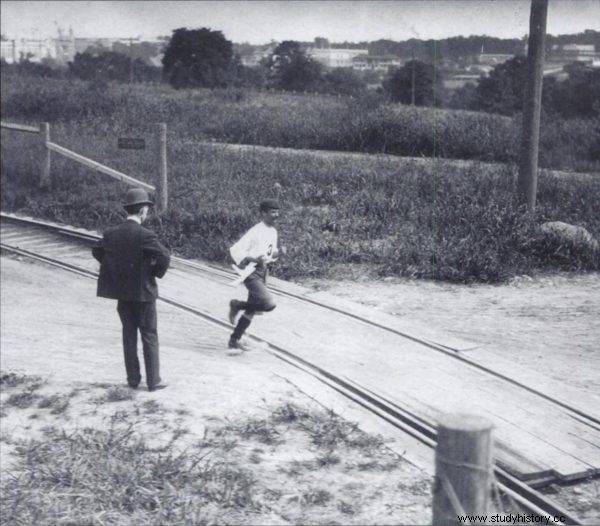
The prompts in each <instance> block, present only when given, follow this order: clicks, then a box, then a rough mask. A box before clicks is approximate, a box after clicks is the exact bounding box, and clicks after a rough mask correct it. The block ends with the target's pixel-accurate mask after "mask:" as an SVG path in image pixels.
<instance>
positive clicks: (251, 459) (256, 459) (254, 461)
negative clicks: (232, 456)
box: [248, 453, 262, 464]
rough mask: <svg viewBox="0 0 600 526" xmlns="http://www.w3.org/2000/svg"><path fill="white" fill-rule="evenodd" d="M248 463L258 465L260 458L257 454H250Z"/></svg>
mask: <svg viewBox="0 0 600 526" xmlns="http://www.w3.org/2000/svg"><path fill="white" fill-rule="evenodd" d="M248 461H249V462H252V464H260V463H261V462H262V458H261V456H260V455H258V454H257V453H251V454H250V456H249V457H248Z"/></svg>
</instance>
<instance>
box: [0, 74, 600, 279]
mask: <svg viewBox="0 0 600 526" xmlns="http://www.w3.org/2000/svg"><path fill="white" fill-rule="evenodd" d="M60 82H63V81H60ZM7 84H8V85H9V88H10V89H9V90H8V92H7V93H6V94H5V92H4V90H3V93H2V108H3V118H8V117H11V118H15V119H16V118H17V117H19V120H21V121H30V122H35V121H39V120H42V119H48V120H51V121H52V122H53V124H52V139H53V140H54V141H56V142H58V143H59V144H61V145H64V146H66V147H68V148H71V149H73V150H75V151H76V152H79V153H81V154H84V155H87V156H89V157H91V158H92V159H95V160H99V161H102V162H105V163H107V164H108V165H109V166H111V167H113V168H116V169H119V170H122V171H124V172H125V173H128V174H130V175H132V176H134V177H138V178H140V179H143V180H148V181H152V180H153V173H154V170H155V169H154V166H155V160H154V158H153V154H152V151H153V148H152V147H151V145H152V135H151V129H152V128H151V121H155V120H168V121H170V122H171V124H170V128H169V148H168V156H169V177H170V196H171V210H170V212H169V213H168V214H166V215H165V216H164V217H163V218H162V219H161V220H160V221H159V220H158V219H157V218H154V219H153V222H152V226H153V227H154V228H156V229H157V230H158V231H159V233H160V236H161V237H162V238H163V239H165V240H166V241H167V242H168V243H169V245H170V246H171V247H172V248H173V249H175V250H176V251H177V252H179V253H180V254H183V255H186V256H193V257H201V258H204V259H207V260H211V261H221V262H224V261H226V259H227V248H228V247H229V246H230V244H231V243H232V242H233V240H235V239H236V238H237V237H238V236H239V235H240V234H241V233H243V231H244V230H245V229H246V228H248V227H249V226H251V225H252V223H253V222H254V221H256V219H257V214H256V208H257V204H258V202H259V200H260V199H261V198H262V197H264V196H277V197H279V198H280V200H281V201H282V203H283V205H284V211H283V212H284V213H283V217H282V220H281V225H280V231H281V237H282V239H283V242H284V244H285V245H287V247H288V249H289V257H287V258H286V260H285V261H282V262H281V263H280V264H279V265H278V268H277V269H276V271H275V272H276V274H278V275H279V276H281V277H285V278H301V277H307V276H327V275H329V274H331V272H332V269H335V268H336V266H339V265H338V264H348V263H357V264H364V265H366V266H367V267H368V268H369V269H370V272H372V273H375V274H379V275H402V276H410V277H419V278H432V279H442V280H449V281H456V282H473V281H482V282H499V281H502V280H504V279H506V278H508V277H511V276H513V275H515V274H519V273H528V272H535V271H539V270H548V269H569V270H582V269H583V270H597V269H599V268H600V262H599V261H598V254H597V253H596V254H594V253H592V252H590V251H585V250H583V249H578V248H573V247H565V246H559V245H557V244H553V243H552V242H550V241H545V240H542V239H540V238H539V235H538V233H537V230H536V227H537V225H538V224H539V223H540V222H541V221H549V220H560V221H565V222H568V223H573V224H578V225H581V226H584V227H585V228H587V229H588V230H589V231H590V232H591V233H592V234H593V235H594V236H595V237H600V217H599V215H598V214H597V211H596V210H595V205H594V203H597V201H598V197H599V196H600V177H597V176H577V175H561V174H557V173H553V172H550V171H543V172H542V175H541V178H540V181H539V206H538V210H537V211H536V213H535V214H528V213H525V212H524V211H522V210H519V209H518V208H517V207H516V206H515V204H514V202H513V193H514V182H515V169H514V167H512V166H511V165H503V164H490V163H484V162H477V161H475V162H464V161H455V160H450V159H437V158H436V159H419V158H416V159H415V158H412V159H411V158H401V157H396V156H391V155H367V154H357V153H333V152H317V151H310V150H289V149H282V148H268V147H243V146H239V145H229V146H227V145H222V144H215V143H207V142H205V140H206V138H207V135H208V136H212V137H214V136H217V137H219V138H223V137H224V138H227V139H230V140H232V141H236V140H238V139H240V140H241V139H242V138H243V139H244V140H247V139H248V138H247V137H234V136H229V135H227V134H226V133H225V135H219V133H220V132H219V133H215V134H210V133H207V131H206V130H208V129H210V127H211V126H216V124H215V122H216V121H218V120H219V119H223V118H224V116H225V115H228V118H229V119H231V120H230V121H229V122H231V123H235V122H237V121H236V118H237V117H235V116H236V115H238V117H239V118H240V119H242V117H241V116H240V115H242V116H243V118H247V119H250V116H252V115H254V116H256V115H258V113H256V114H253V113H252V112H253V111H256V112H259V113H260V114H261V115H263V117H262V120H261V119H258V120H257V121H255V122H253V123H250V121H248V126H250V124H252V126H253V127H254V129H255V137H254V139H255V140H254V142H258V141H259V140H263V141H265V142H269V140H270V139H268V137H270V135H269V134H270V133H272V132H273V128H270V126H271V124H269V123H270V122H271V121H270V120H269V119H267V118H266V116H267V115H270V116H271V117H272V118H273V119H272V120H273V122H274V123H275V124H272V125H273V126H275V125H283V124H284V122H287V127H288V128H287V130H288V131H289V133H291V134H294V133H299V134H302V133H305V132H306V133H305V135H304V136H305V137H310V136H311V134H310V133H308V132H307V131H306V130H307V129H308V128H306V126H312V125H313V124H314V123H315V122H317V120H318V119H320V118H325V120H327V118H328V117H331V114H327V112H326V111H325V114H324V115H325V117H323V114H322V113H321V111H322V109H323V108H321V106H323V105H324V104H325V102H324V101H327V104H328V105H329V106H330V107H331V108H335V107H340V106H342V105H344V104H348V102H347V101H346V102H345V101H343V100H338V99H332V98H330V99H323V98H315V99H311V98H308V97H299V96H296V97H294V96H291V95H273V96H272V97H267V96H266V95H261V96H256V97H255V98H252V97H253V96H250V95H248V96H245V98H243V100H242V101H241V102H236V101H235V100H229V99H228V98H227V97H232V94H231V93H229V94H228V93H226V92H213V93H207V92H199V93H192V92H182V93H172V92H171V91H169V90H168V88H164V87H157V88H156V92H154V93H152V94H151V95H148V94H147V93H146V91H148V90H149V88H140V87H136V88H135V90H136V91H134V95H132V96H131V97H130V98H129V99H127V100H130V101H135V103H133V105H129V104H125V105H124V106H123V104H124V103H123V102H122V100H125V99H118V100H120V101H121V102H119V103H118V104H117V106H116V108H120V109H121V110H122V111H117V109H115V108H114V107H113V106H112V104H113V103H114V102H115V100H117V99H115V98H114V97H116V96H117V95H116V94H115V93H117V92H119V90H123V89H124V88H122V87H119V88H117V87H115V88H111V89H114V90H116V91H115V93H112V92H111V94H108V95H107V93H106V91H101V92H98V94H97V96H94V95H93V89H95V88H93V87H92V88H90V87H86V86H84V85H82V84H77V83H76V84H73V85H71V86H70V87H68V89H67V91H66V92H65V93H64V94H63V95H64V96H62V97H60V98H58V94H57V93H58V92H57V90H58V87H59V85H58V84H56V85H54V84H53V83H52V82H50V83H49V84H48V85H47V86H46V87H44V88H43V89H42V88H40V86H36V87H35V90H34V91H35V92H34V91H32V90H29V89H28V88H27V87H23V92H22V93H21V96H18V94H17V92H16V91H15V90H16V86H17V84H14V82H13V80H11V79H9V81H8V82H7ZM3 85H4V82H3ZM40 90H41V91H42V92H43V93H42V94H40V93H41V91H40ZM44 90H46V91H44ZM86 90H87V91H86ZM138 92H139V93H138ZM85 93H87V96H86V97H84V95H83V94H85ZM125 96H126V95H125V93H124V92H123V93H120V95H119V97H125ZM31 97H33V99H32V98H31ZM40 97H42V98H44V100H46V99H49V98H50V99H51V98H52V97H56V98H55V99H53V100H54V103H53V104H47V105H46V106H43V107H41V106H39V105H38V103H39V98H40ZM146 98H149V100H150V102H149V103H148V104H149V105H148V108H147V111H146V115H151V116H152V119H148V118H146V119H142V117H141V116H140V112H142V109H143V107H142V106H140V105H141V104H142V101H145V100H146ZM119 104H120V106H119ZM104 105H107V107H106V108H104ZM283 106H286V107H287V108H288V116H289V120H288V121H285V120H284V119H283V116H282V114H281V108H282V107H283ZM102 108H104V109H102ZM111 108H112V109H111ZM185 108H187V109H188V110H189V111H187V112H184V109H185ZM225 109H227V112H225ZM5 111H6V113H7V115H6V116H4V115H5V113H4V112H5ZM101 111H102V112H104V111H105V112H106V113H105V114H104V113H103V114H100V112H101ZM331 111H333V110H331ZM376 111H379V110H377V109H376ZM52 112H54V114H52ZM86 112H88V113H86ZM127 112H131V114H129V115H128V114H127ZM219 112H220V113H219ZM398 112H399V113H400V114H402V115H404V117H403V118H405V119H406V126H407V127H408V126H417V125H419V122H422V121H420V120H419V119H416V120H415V121H413V120H411V119H410V118H409V117H410V115H411V113H410V112H413V115H417V114H418V113H419V112H420V113H421V114H422V115H429V117H428V118H431V112H430V111H429V110H415V109H411V108H401V109H399V110H398ZM402 112H406V113H402ZM428 112H429V113H428ZM60 114H64V116H62V117H61V115H60ZM307 115H312V116H313V117H314V119H313V120H311V119H310V118H308V119H306V118H305V117H306V116H307ZM448 115H451V116H453V117H452V118H454V116H458V115H459V113H456V112H454V113H450V112H449V113H448ZM177 118H181V120H180V121H177V120H176V119H177ZM474 118H475V119H479V121H480V122H482V123H483V122H485V120H486V119H489V118H496V117H490V116H483V115H475V116H474ZM315 119H316V120H315ZM457 119H458V117H457ZM498 119H500V121H498V122H505V121H506V119H505V120H502V119H504V118H500V117H498ZM144 121H145V124H143V125H140V124H139V123H140V122H144ZM305 121H306V122H305ZM194 122H196V123H197V126H196V127H193V126H192V123H194ZM336 122H337V121H335V120H334V119H333V117H332V121H331V123H330V124H331V125H330V128H327V129H329V130H330V132H331V136H332V137H333V136H335V135H336V133H338V135H344V133H345V131H344V129H343V128H339V129H337V130H336V129H335V126H334V125H335V124H336ZM457 122H458V121H457ZM134 123H135V126H134ZM211 123H212V124H211ZM277 123H279V124H277ZM302 123H304V124H302ZM311 123H312V124H311ZM226 124H227V122H221V121H219V126H220V129H221V131H222V130H224V129H225V128H227V126H229V125H227V126H226ZM238 124H239V123H238ZM294 124H298V126H299V128H300V130H296V129H295V128H294ZM338 124H339V123H338ZM231 126H232V129H235V130H237V129H238V127H237V124H236V125H235V126H234V124H231ZM303 126H304V127H303ZM437 126H438V127H441V126H442V124H441V122H438V124H437ZM461 126H464V134H463V135H461V137H462V139H463V140H464V141H465V142H468V137H469V134H470V133H475V134H476V135H477V136H478V137H480V138H481V140H480V141H475V140H474V139H472V143H473V145H475V146H476V147H478V148H483V149H486V148H487V146H485V145H486V144H491V145H495V146H494V147H498V144H497V141H496V139H494V137H492V136H491V135H489V134H488V135H486V132H485V130H486V129H487V130H488V132H489V128H485V127H480V128H477V127H475V126H466V125H465V123H462V124H461ZM459 127H460V126H459V125H458V124H457V125H456V127H455V128H453V129H455V131H456V130H458V129H459ZM302 130H304V131H302ZM262 131H264V133H259V132H262ZM313 131H314V133H315V134H317V132H320V131H322V130H320V129H319V130H317V129H315V130H313ZM279 132H281V136H280V137H279V139H278V140H279V141H280V142H282V143H284V144H288V143H291V144H294V145H295V146H301V147H304V148H309V147H315V146H318V144H310V143H306V144H298V143H297V137H296V138H294V137H292V138H290V137H287V136H286V134H285V133H283V132H284V130H283V129H282V130H279ZM386 133H387V132H386ZM131 135H135V136H144V137H146V138H147V141H148V145H149V148H148V149H147V150H145V151H144V152H139V151H126V150H118V148H117V145H116V142H117V140H116V138H117V136H131ZM273 137H274V136H273ZM286 137H287V138H286ZM203 140H204V141H203ZM357 140H358V139H357ZM2 143H3V155H2V208H3V209H5V210H11V211H21V212H24V213H29V214H32V215H36V216H40V217H46V218H49V219H53V220H58V221H63V222H66V223H71V224H75V225H79V226H83V227H88V228H94V229H102V228H103V227H105V226H107V225H109V224H112V223H114V222H115V221H117V220H118V219H119V218H121V217H122V211H121V208H120V204H119V203H120V200H121V199H122V194H123V192H124V190H125V188H124V187H123V186H120V185H118V184H115V182H114V181H113V180H106V178H104V176H94V175H92V174H91V173H90V171H89V170H88V169H87V168H83V167H80V166H77V165H75V164H74V163H73V162H72V161H70V160H67V159H61V158H58V156H54V157H53V159H54V160H53V169H52V171H53V184H52V187H51V189H48V190H44V191H42V190H38V189H37V185H36V177H37V175H36V174H37V172H38V165H39V154H40V146H39V145H38V144H36V142H35V136H31V135H25V134H16V133H14V132H7V131H3V132H2ZM499 144H502V142H501V141H500V143H499ZM413 153H414V152H413ZM468 155H471V154H467V153H465V156H468Z"/></svg>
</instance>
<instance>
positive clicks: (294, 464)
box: [280, 460, 318, 477]
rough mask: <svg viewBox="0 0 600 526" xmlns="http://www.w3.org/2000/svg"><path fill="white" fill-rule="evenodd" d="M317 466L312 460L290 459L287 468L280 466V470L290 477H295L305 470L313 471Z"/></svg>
mask: <svg viewBox="0 0 600 526" xmlns="http://www.w3.org/2000/svg"><path fill="white" fill-rule="evenodd" d="M317 468H318V466H317V464H316V463H315V462H313V461H312V460H292V461H291V462H290V464H289V466H288V467H287V468H281V469H280V471H282V472H283V473H286V474H288V475H290V476H291V477H297V476H298V475H300V474H302V473H304V472H305V471H315V470H316V469H317Z"/></svg>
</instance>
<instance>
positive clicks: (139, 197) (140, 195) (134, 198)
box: [123, 188, 154, 207]
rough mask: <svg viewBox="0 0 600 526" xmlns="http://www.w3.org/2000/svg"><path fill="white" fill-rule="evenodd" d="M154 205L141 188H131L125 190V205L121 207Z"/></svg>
mask: <svg viewBox="0 0 600 526" xmlns="http://www.w3.org/2000/svg"><path fill="white" fill-rule="evenodd" d="M153 204H154V203H153V202H152V201H150V196H149V195H148V192H146V190H144V189H143V188H131V189H130V190H127V194H126V195H125V203H123V206H125V207H127V206H133V205H150V206H152V205H153Z"/></svg>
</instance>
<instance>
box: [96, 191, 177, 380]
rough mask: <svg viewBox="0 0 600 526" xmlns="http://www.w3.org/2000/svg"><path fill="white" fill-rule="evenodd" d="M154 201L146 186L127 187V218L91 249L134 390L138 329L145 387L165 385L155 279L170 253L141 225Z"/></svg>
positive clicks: (100, 290)
mask: <svg viewBox="0 0 600 526" xmlns="http://www.w3.org/2000/svg"><path fill="white" fill-rule="evenodd" d="M152 204H153V203H152V201H150V198H149V196H148V194H147V192H146V191H145V190H143V189H141V188H133V189H131V190H129V191H128V192H127V196H126V198H125V204H124V208H125V211H126V212H127V220H126V221H125V222H124V223H122V224H120V225H119V226H116V227H113V228H109V229H108V230H106V232H104V237H103V238H102V240H100V241H98V243H97V244H96V245H95V246H94V247H93V248H92V254H93V256H94V257H95V258H96V259H97V260H98V261H99V262H100V276H99V277H98V292H97V295H98V296H99V297H102V298H111V299H116V300H118V303H117V311H118V313H119V317H120V318H121V323H122V325H123V351H124V353H125V369H126V370H127V383H128V384H129V386H130V387H132V388H133V389H137V386H138V385H139V383H140V381H141V375H140V363H139V361H138V356H137V331H138V329H139V331H140V333H141V335H142V344H143V348H144V363H145V366H146V383H147V385H148V390H149V391H156V390H158V389H163V388H164V387H166V384H164V383H163V382H162V381H161V378H160V374H159V360H158V333H157V325H156V298H157V297H158V287H157V285H156V278H162V277H163V276H164V275H165V273H166V272H167V269H168V268H169V261H170V256H169V251H168V250H167V249H166V248H165V247H164V246H163V245H161V244H160V243H159V241H158V238H157V236H156V234H155V233H154V232H152V231H151V230H148V229H147V228H144V227H143V226H142V223H143V222H144V220H145V219H146V217H147V215H148V210H149V208H150V206H152Z"/></svg>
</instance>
